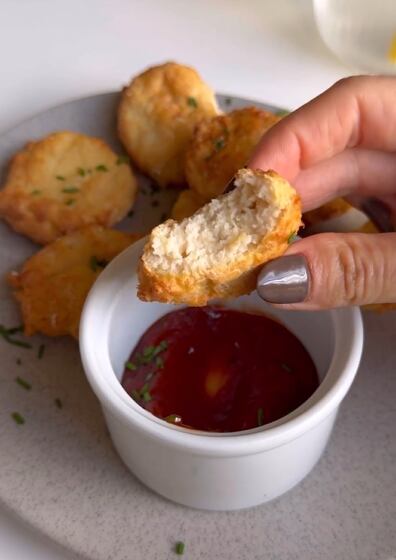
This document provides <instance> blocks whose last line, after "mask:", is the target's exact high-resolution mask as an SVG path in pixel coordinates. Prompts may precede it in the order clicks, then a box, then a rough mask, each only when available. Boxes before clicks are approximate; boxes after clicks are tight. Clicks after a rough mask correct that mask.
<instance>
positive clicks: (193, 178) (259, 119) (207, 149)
mask: <svg viewBox="0 0 396 560" xmlns="http://www.w3.org/2000/svg"><path fill="white" fill-rule="evenodd" d="M280 119H281V117H279V116H277V115H274V114H273V113H270V112H268V111H264V110H261V109H258V108H257V107H245V108H244V109H237V110H235V111H232V112H231V113H228V114H226V115H219V116H217V117H214V118H212V119H210V120H206V121H203V122H202V123H200V124H199V125H198V126H197V127H196V129H195V132H194V135H193V138H192V140H191V143H190V145H189V148H188V150H187V153H186V159H185V173H186V178H187V182H188V184H189V186H190V188H191V189H193V190H194V191H196V192H197V193H199V194H200V195H201V196H203V197H204V198H205V199H206V200H210V199H211V198H214V197H216V196H218V195H219V194H221V193H222V192H223V191H224V188H225V186H226V185H227V183H228V182H229V181H230V180H231V179H232V177H233V176H234V175H235V173H236V172H237V170H238V169H240V168H241V167H243V166H244V165H246V163H247V161H248V159H249V157H250V156H251V154H252V152H253V150H254V148H255V147H256V145H257V144H258V142H259V140H260V138H261V136H262V135H263V134H264V133H265V132H266V131H267V130H268V129H269V128H271V126H273V125H274V124H276V123H277V122H278V121H279V120H280Z"/></svg>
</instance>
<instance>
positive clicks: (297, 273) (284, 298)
mask: <svg viewBox="0 0 396 560" xmlns="http://www.w3.org/2000/svg"><path fill="white" fill-rule="evenodd" d="M308 291H309V271H308V264H307V261H306V259H305V257H304V255H286V256H285V257H279V258H278V259H274V260H273V261H270V262H268V263H267V264H265V265H264V266H263V268H262V269H261V271H260V274H259V276H258V279H257V292H258V294H259V296H260V297H261V298H262V299H264V300H265V301H268V302H270V303H299V302H301V301H304V300H305V298H306V297H307V295H308Z"/></svg>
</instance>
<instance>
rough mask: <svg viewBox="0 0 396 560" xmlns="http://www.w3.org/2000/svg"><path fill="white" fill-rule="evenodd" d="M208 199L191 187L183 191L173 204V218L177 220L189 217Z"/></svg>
mask: <svg viewBox="0 0 396 560" xmlns="http://www.w3.org/2000/svg"><path fill="white" fill-rule="evenodd" d="M205 202H206V200H205V199H204V198H203V197H202V196H200V195H199V194H198V193H196V192H195V191H193V190H191V189H187V190H185V191H182V192H181V193H180V194H179V196H178V197H177V199H176V202H175V204H174V205H173V208H172V212H171V218H172V219H173V220H176V221H180V220H184V218H189V217H190V216H192V215H193V214H194V212H196V211H197V210H198V209H199V208H201V207H202V206H203V205H204V204H205Z"/></svg>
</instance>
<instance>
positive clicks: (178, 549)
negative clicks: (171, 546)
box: [175, 541, 185, 556]
mask: <svg viewBox="0 0 396 560" xmlns="http://www.w3.org/2000/svg"><path fill="white" fill-rule="evenodd" d="M184 549H185V545H184V542H182V541H179V542H177V543H176V546H175V552H176V554H178V555H179V556H182V555H183V554H184Z"/></svg>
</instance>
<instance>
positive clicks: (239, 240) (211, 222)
mask: <svg viewBox="0 0 396 560" xmlns="http://www.w3.org/2000/svg"><path fill="white" fill-rule="evenodd" d="M235 184H236V188H235V189H234V190H233V191H231V192H229V193H227V194H225V195H222V196H220V197H219V198H217V199H213V200H212V201H211V202H209V203H208V204H206V205H205V206H204V207H203V208H201V209H200V210H198V211H197V212H196V213H195V214H194V215H193V216H191V217H190V218H186V219H185V220H183V221H182V222H175V221H174V220H167V221H166V222H165V223H163V224H161V225H159V226H157V227H156V228H154V230H153V231H152V232H151V235H150V237H149V240H148V242H147V243H146V246H145V248H144V252H143V255H142V258H141V261H140V265H139V287H138V296H139V297H140V299H142V300H144V301H161V302H169V303H185V304H188V305H195V306H199V305H206V304H207V302H208V301H209V300H211V299H213V298H216V297H220V298H229V297H236V296H239V295H242V294H247V293H249V292H251V291H252V290H254V289H255V286H256V280H257V275H258V269H259V267H260V265H262V264H263V263H265V262H266V261H268V260H270V259H273V258H276V257H279V256H280V255H282V254H283V253H284V251H285V250H286V249H287V246H288V243H289V240H290V236H291V235H292V234H293V233H295V232H296V231H297V230H298V229H299V227H300V223H301V203H300V199H299V197H298V195H297V193H296V191H295V190H294V189H293V188H292V187H291V186H290V185H289V183H288V182H287V181H285V180H284V179H282V177H280V176H279V175H278V174H277V173H275V172H274V171H268V172H263V171H260V170H255V171H253V170H250V169H242V170H240V171H239V172H238V173H237V176H236V180H235Z"/></svg>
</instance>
